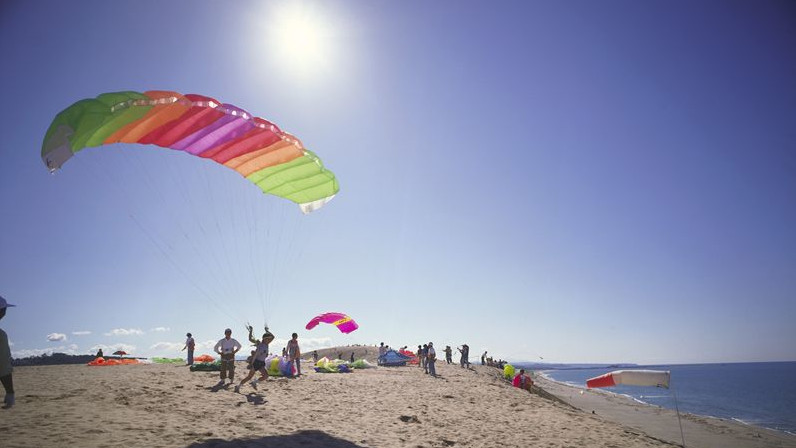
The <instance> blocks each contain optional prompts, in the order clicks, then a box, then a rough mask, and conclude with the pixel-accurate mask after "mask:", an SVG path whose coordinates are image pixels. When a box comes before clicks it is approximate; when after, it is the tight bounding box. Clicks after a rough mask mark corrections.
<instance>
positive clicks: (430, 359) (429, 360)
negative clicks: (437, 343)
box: [426, 342, 437, 378]
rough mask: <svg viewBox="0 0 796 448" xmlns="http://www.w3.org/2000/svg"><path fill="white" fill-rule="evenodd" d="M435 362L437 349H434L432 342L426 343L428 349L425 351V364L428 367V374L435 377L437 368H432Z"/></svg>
mask: <svg viewBox="0 0 796 448" xmlns="http://www.w3.org/2000/svg"><path fill="white" fill-rule="evenodd" d="M435 362H437V351H436V350H434V343H433V342H429V343H428V350H427V351H426V366H427V367H428V372H426V373H428V374H429V375H431V376H433V377H435V378H436V376H437V369H436V368H434V363H435Z"/></svg>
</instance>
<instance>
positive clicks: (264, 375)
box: [235, 325, 274, 392]
mask: <svg viewBox="0 0 796 448" xmlns="http://www.w3.org/2000/svg"><path fill="white" fill-rule="evenodd" d="M246 328H248V329H249V342H251V343H252V344H254V345H255V347H256V348H255V350H254V351H253V352H252V356H251V364H250V365H249V373H248V374H247V375H246V378H243V379H242V380H240V384H238V385H237V386H235V392H240V387H241V386H243V384H244V383H246V381H249V380H251V379H252V377H254V374H255V373H257V372H260V378H257V379H256V380H252V382H251V383H249V384H251V386H252V387H253V388H255V389H257V383H258V382H259V381H265V380H267V379H268V369H267V368H266V367H265V361H266V359H267V358H268V344H270V343H271V342H273V340H274V335H273V334H272V333H271V332H270V331H268V328H266V329H265V333H263V337H262V339H260V340H257V339H254V334H253V332H254V330H253V329H252V326H251V325H247V326H246Z"/></svg>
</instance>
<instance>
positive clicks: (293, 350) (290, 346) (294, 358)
mask: <svg viewBox="0 0 796 448" xmlns="http://www.w3.org/2000/svg"><path fill="white" fill-rule="evenodd" d="M291 336H292V338H291V339H290V340H289V341H287V356H288V361H290V364H291V365H292V364H293V363H296V376H301V358H300V356H301V350H300V349H299V343H298V334H296V333H293V334H292V335H291Z"/></svg>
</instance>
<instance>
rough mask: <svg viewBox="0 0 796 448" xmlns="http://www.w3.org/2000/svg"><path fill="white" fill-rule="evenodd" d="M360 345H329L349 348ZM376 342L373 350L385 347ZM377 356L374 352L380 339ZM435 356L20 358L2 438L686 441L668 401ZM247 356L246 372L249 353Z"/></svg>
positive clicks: (767, 439)
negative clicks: (231, 363) (526, 384)
mask: <svg viewBox="0 0 796 448" xmlns="http://www.w3.org/2000/svg"><path fill="white" fill-rule="evenodd" d="M351 350H352V348H349V347H345V348H341V349H339V351H338V349H332V350H330V351H328V352H324V353H327V354H328V353H339V352H342V353H344V356H350V352H351ZM358 350H363V351H364V348H360V349H358ZM368 350H369V351H370V350H373V355H375V353H376V352H375V348H374V347H370V348H369V349H368ZM310 354H311V352H310ZM320 354H321V353H320V352H319V355H320ZM305 355H306V354H305ZM368 358H371V359H372V355H371V353H368ZM437 364H438V369H437V371H438V373H439V374H440V377H439V378H433V377H430V376H429V375H426V374H424V373H423V371H422V370H421V369H420V368H418V367H416V366H407V367H380V368H374V369H365V370H356V371H355V372H354V373H348V374H331V373H325V374H324V373H316V372H314V371H311V368H310V365H309V363H304V364H303V366H302V367H303V373H304V375H302V376H301V377H300V378H297V379H288V378H269V379H268V380H267V381H265V382H263V383H260V386H259V387H258V389H257V390H254V389H253V388H252V387H251V386H249V385H246V386H244V387H243V388H242V389H241V393H239V394H238V393H235V392H234V390H233V388H232V387H231V386H230V387H226V388H215V387H214V386H215V385H216V383H217V382H218V372H190V371H189V369H188V368H187V367H185V366H181V365H162V364H146V365H131V366H112V367H89V366H85V365H65V366H37V367H17V368H16V369H15V370H14V385H15V389H17V394H16V395H17V403H16V406H14V407H13V408H11V409H6V410H0V446H2V447H4V448H17V447H19V448H22V447H24V448H30V447H195V448H198V447H202V448H210V447H223V448H232V447H236V448H237V447H288V448H290V447H330V448H349V447H413V448H419V447H500V448H506V447H530V446H534V447H614V448H621V447H664V446H665V447H671V446H675V445H676V444H679V430H677V433H676V437H674V439H676V440H673V441H672V442H670V441H669V440H670V439H672V437H671V434H670V433H669V432H666V431H663V432H660V433H658V432H655V430H654V429H655V428H656V425H658V426H659V427H666V426H672V427H673V428H675V429H676V428H677V426H676V425H677V423H676V419H675V417H674V416H673V415H672V416H670V415H668V414H666V413H665V412H664V413H663V414H664V415H660V410H657V412H642V411H632V413H634V415H635V413H639V415H641V417H639V418H638V420H640V421H642V422H646V425H645V424H638V422H637V421H635V420H633V421H630V422H629V423H624V421H623V420H622V418H621V416H619V417H617V416H613V415H609V414H610V413H609V412H607V411H606V410H605V407H611V405H610V403H611V400H612V398H611V397H608V398H606V397H603V396H600V395H597V394H584V396H586V397H585V398H584V399H590V400H594V401H588V402H586V401H584V402H581V401H580V397H581V396H580V394H576V395H578V397H574V399H573V400H572V402H573V404H574V405H575V406H577V407H581V408H584V409H587V410H581V409H578V408H576V407H573V406H570V405H568V404H565V403H562V402H559V401H557V400H551V399H548V398H545V397H544V396H541V395H538V394H531V393H528V392H526V391H523V390H519V389H516V388H512V387H511V386H510V385H509V384H508V382H506V381H505V380H503V379H502V378H501V376H500V372H499V371H498V370H497V369H495V368H491V367H482V366H473V368H472V369H470V370H467V369H462V368H460V367H459V366H458V365H456V364H452V365H445V364H444V362H443V363H439V362H438V363H437ZM237 367H238V368H237V372H236V373H237V378H238V379H240V378H242V374H245V363H243V362H239V363H238V365H237ZM544 387H545V388H548V387H549V388H550V391H551V392H552V393H554V394H556V395H559V396H563V397H564V398H567V392H566V390H563V392H562V390H559V389H557V387H563V386H558V385H556V384H553V383H545V385H544ZM540 393H541V394H542V395H545V392H544V391H541V392H540ZM600 400H602V401H600ZM597 403H602V404H599V406H598V404H597ZM606 403H607V404H606ZM600 406H603V407H600ZM616 406H618V407H624V408H627V407H628V406H630V405H628V404H627V403H619V404H616ZM592 408H593V409H592ZM630 408H632V406H630ZM591 410H596V414H592V413H591ZM670 417H671V418H670ZM619 421H623V423H618V422H619ZM650 422H652V423H651V425H652V426H649V425H650ZM684 424H685V425H686V442H687V444H688V446H694V447H697V446H702V447H712V446H716V447H718V446H722V447H731V448H732V447H757V446H761V447H762V446H769V447H793V446H796V443H795V442H794V440H795V438H778V437H774V436H772V435H771V434H769V433H767V432H761V431H759V430H755V429H750V427H745V426H743V425H732V424H726V423H722V424H717V423H716V422H704V421H701V420H700V419H696V418H688V419H687V420H686V421H684ZM640 428H643V429H640ZM700 428H701V429H700ZM699 431H702V432H704V434H705V436H704V437H701V438H699V439H698V440H699V441H697V438H696V436H694V443H693V444H691V443H689V440H690V438H691V437H692V433H693V434H696V433H698V432H699ZM756 432H760V433H761V435H760V437H757V436H755V435H754V433H756ZM648 434H649V435H648Z"/></svg>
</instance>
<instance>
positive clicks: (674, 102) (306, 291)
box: [0, 1, 796, 363]
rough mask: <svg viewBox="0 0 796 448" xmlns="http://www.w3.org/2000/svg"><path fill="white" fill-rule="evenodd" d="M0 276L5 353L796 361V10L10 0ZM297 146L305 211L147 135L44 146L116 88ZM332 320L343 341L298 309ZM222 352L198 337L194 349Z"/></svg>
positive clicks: (0, 29)
mask: <svg viewBox="0 0 796 448" xmlns="http://www.w3.org/2000/svg"><path fill="white" fill-rule="evenodd" d="M0 11H1V12H0V53H1V54H2V58H3V66H4V70H3V71H2V73H1V74H0V77H2V83H0V86H2V87H1V88H2V93H3V98H4V100H5V107H3V108H2V109H0V114H2V116H1V117H0V126H2V132H0V139H1V140H0V141H2V144H1V145H0V152H2V160H3V163H2V164H0V209H2V211H3V213H2V215H3V216H2V219H0V294H2V295H3V296H4V297H6V298H7V299H8V300H9V301H10V302H12V303H15V304H17V305H18V307H17V308H14V309H12V310H11V311H10V312H9V314H8V315H7V317H6V318H5V319H3V321H2V327H3V329H5V330H6V331H7V332H8V334H9V337H10V340H11V342H12V343H13V346H12V352H13V353H14V354H15V355H16V356H26V355H31V354H38V353H43V352H52V351H60V352H67V353H78V354H82V353H89V352H93V351H94V350H95V349H96V348H97V347H105V348H106V349H109V348H113V349H116V348H124V349H126V350H127V351H130V352H131V353H133V354H137V355H140V356H178V355H179V352H178V350H179V348H181V347H182V344H183V341H184V334H185V333H186V332H188V331H190V332H192V333H193V334H194V335H195V337H196V339H197V341H199V342H200V349H199V352H203V350H204V349H207V347H208V346H211V345H212V343H214V342H215V341H216V340H217V339H219V338H220V337H222V336H223V329H224V328H225V327H232V328H233V330H234V332H235V335H237V336H241V337H242V334H243V332H244V327H243V325H244V323H245V322H247V321H249V322H251V323H252V324H254V325H255V326H256V327H260V326H262V325H263V323H264V322H266V321H267V322H268V324H269V325H270V326H271V329H272V330H273V331H274V332H275V333H276V335H277V337H278V339H277V346H278V345H279V344H281V343H284V342H285V341H286V340H287V339H289V335H290V333H292V332H294V331H296V332H298V333H299V340H300V341H301V342H302V346H303V349H304V350H305V351H309V350H311V349H313V348H319V347H325V346H331V345H344V344H378V343H379V342H382V341H383V342H385V343H387V344H389V345H392V346H396V347H397V346H403V345H409V346H416V345H417V344H419V343H424V342H428V341H434V342H435V345H438V346H439V345H442V346H444V345H452V346H454V345H460V344H462V343H468V344H469V345H470V346H471V348H472V352H473V353H474V354H480V353H481V352H483V351H484V350H488V351H489V352H490V353H491V354H493V355H494V356H495V357H499V358H505V359H510V360H538V359H539V358H540V357H541V358H544V360H545V361H550V362H639V363H664V362H684V363H686V362H730V361H780V360H781V361H784V360H789V361H793V360H796V345H794V344H793V342H792V341H794V340H796V326H794V325H793V322H794V321H796V231H794V229H796V176H794V172H796V144H795V143H796V127H794V126H793V123H795V122H796V84H794V82H793V80H794V79H796V59H795V58H794V57H793V48H796V20H794V18H796V9H794V6H793V4H791V3H790V2H784V1H783V2H774V1H762V2H746V1H702V2H697V3H693V2H681V1H675V2H663V1H651V2H630V1H612V2H578V1H573V2H531V1H517V2H514V1H502V2H497V3H496V2H461V1H455V2H454V1H438V2H415V1H409V2H364V1H323V2H320V1H318V2H276V1H274V2H266V1H262V2H253V1H252V2H246V1H238V2H232V3H230V2H210V1H200V2H178V1H175V2H155V1H143V2H110V3H109V2H102V1H96V2H93V1H75V2H55V1H52V2H45V1H36V2H22V1H11V2H4V3H3V6H2V10H0ZM120 90H135V91H145V90H175V91H178V92H182V93H199V94H204V95H208V96H212V97H215V98H217V99H219V100H221V101H223V102H228V103H232V104H235V105H237V106H239V107H242V108H244V109H246V110H248V111H249V112H251V113H253V114H255V115H258V116H262V117H264V118H267V119H269V120H272V121H274V122H275V123H277V124H278V125H280V126H281V127H282V128H283V129H285V130H287V131H289V132H292V133H293V134H295V135H297V136H298V137H299V138H300V139H301V140H302V141H303V142H304V144H305V145H306V146H307V147H308V148H310V149H312V150H313V151H314V152H316V153H317V154H318V155H319V156H320V157H321V158H322V160H323V161H324V163H325V165H326V166H327V167H328V168H329V169H331V170H332V171H334V172H335V174H336V175H337V176H338V178H339V181H340V186H341V191H340V194H339V195H338V197H337V198H335V199H334V200H333V201H332V202H331V203H330V204H328V205H327V206H326V207H325V208H323V209H321V210H319V211H317V212H315V213H313V214H311V215H308V216H302V215H301V214H300V212H299V211H298V209H297V207H295V206H294V205H293V204H291V203H286V201H279V200H277V199H275V198H271V197H265V196H263V195H262V194H260V193H259V190H257V189H256V188H255V187H253V186H252V185H250V184H248V183H247V182H246V181H245V180H244V179H241V178H240V177H239V176H238V175H237V174H236V173H234V172H231V171H229V170H226V169H224V168H223V167H220V166H215V165H212V164H209V163H206V162H204V161H201V160H197V159H192V158H190V157H187V156H185V155H184V154H178V153H175V152H172V151H167V150H160V149H158V148H154V147H142V146H134V145H116V146H113V147H107V148H90V149H87V150H85V152H82V153H79V154H78V155H77V156H76V157H74V158H73V159H72V160H70V161H69V162H68V163H67V164H66V165H65V166H64V168H63V170H61V171H59V172H58V173H56V174H55V175H50V174H49V173H48V172H47V170H46V169H45V167H44V165H43V164H42V162H41V159H40V157H39V153H40V147H41V142H42V139H43V136H44V133H45V131H46V129H47V127H48V125H49V123H50V121H51V120H52V118H53V117H54V116H55V114H57V113H58V112H59V111H61V110H62V109H64V108H66V107H67V106H69V105H70V104H72V103H73V102H75V101H77V100H80V99H83V98H88V97H94V96H96V95H98V94H100V93H103V92H111V91H120ZM325 311H340V312H346V313H349V314H350V315H351V316H353V317H354V318H355V319H356V320H357V321H358V322H359V324H360V329H359V330H357V331H356V332H354V333H352V334H350V335H341V334H339V333H338V332H337V331H336V330H335V329H333V328H330V327H328V326H319V327H316V328H315V329H314V330H312V331H306V330H304V329H303V328H304V325H305V324H306V323H307V322H308V321H309V320H310V319H311V318H312V317H313V316H315V315H316V314H319V313H321V312H325ZM206 351H207V352H209V349H207V350H206Z"/></svg>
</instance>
